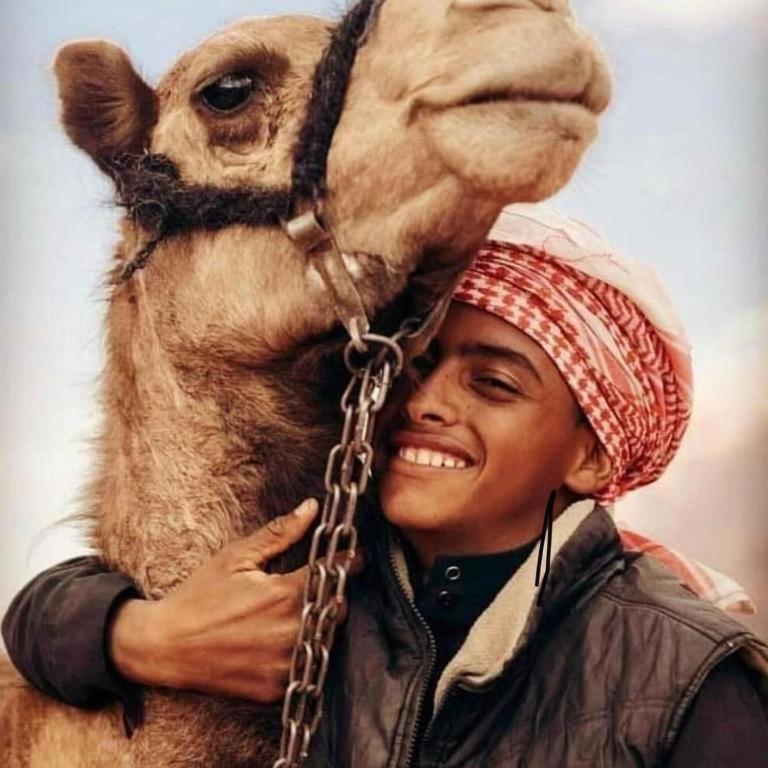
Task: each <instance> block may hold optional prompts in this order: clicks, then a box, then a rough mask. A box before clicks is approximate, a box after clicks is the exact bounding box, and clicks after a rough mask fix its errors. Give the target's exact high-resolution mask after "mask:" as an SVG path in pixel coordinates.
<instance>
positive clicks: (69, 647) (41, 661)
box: [2, 557, 141, 722]
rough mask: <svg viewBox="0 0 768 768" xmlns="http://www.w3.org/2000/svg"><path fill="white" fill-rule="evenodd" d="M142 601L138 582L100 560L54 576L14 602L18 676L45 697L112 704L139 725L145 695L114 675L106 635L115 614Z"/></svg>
mask: <svg viewBox="0 0 768 768" xmlns="http://www.w3.org/2000/svg"><path fill="white" fill-rule="evenodd" d="M135 597H138V592H137V590H136V588H135V587H134V585H133V582H132V581H131V580H130V579H129V578H128V577H127V576H124V575H123V574H121V573H114V572H110V571H108V570H107V569H106V567H105V566H104V565H103V564H102V563H101V562H100V561H99V560H98V559H97V558H95V557H78V558H75V559H73V560H67V561H66V562H64V563H60V564H59V565H56V566H54V567H53V568H49V569H48V570H46V571H43V572H42V573H41V574H39V575H38V576H36V577H35V578H34V579H32V581H30V582H29V584H27V585H26V586H25V587H24V588H23V589H22V590H21V592H19V594H18V595H17V596H16V597H15V598H14V600H13V602H12V603H11V605H10V607H9V608H8V611H7V613H6V615H5V617H4V618H3V623H2V632H3V639H4V640H5V644H6V647H7V649H8V653H9V655H10V657H11V660H12V661H13V663H14V665H15V666H16V668H17V669H18V670H19V672H20V673H21V674H22V675H23V676H24V677H25V678H26V679H27V680H28V681H29V682H30V683H31V684H32V685H34V686H35V687H36V688H38V689H39V690H41V691H42V692H43V693H45V694H47V695H49V696H53V697H55V698H57V699H60V700H62V701H65V702H67V703H68V704H74V705H76V706H81V707H82V706H84V707H95V706H100V705H102V704H104V703H106V702H107V701H110V700H113V699H114V698H117V699H119V700H120V701H122V703H123V704H124V706H125V711H126V718H127V720H128V721H129V722H130V721H138V720H139V719H140V711H141V698H140V691H139V688H138V687H137V686H135V685H133V684H131V683H129V682H127V681H126V680H124V679H123V678H121V677H120V676H119V675H118V674H117V672H116V671H115V670H114V669H113V667H112V665H111V663H110V661H109V655H108V651H107V630H108V627H109V624H110V620H111V618H112V616H113V615H114V613H115V611H116V610H117V608H119V607H120V606H121V605H122V604H123V603H124V602H125V601H126V600H128V599H130V598H135Z"/></svg>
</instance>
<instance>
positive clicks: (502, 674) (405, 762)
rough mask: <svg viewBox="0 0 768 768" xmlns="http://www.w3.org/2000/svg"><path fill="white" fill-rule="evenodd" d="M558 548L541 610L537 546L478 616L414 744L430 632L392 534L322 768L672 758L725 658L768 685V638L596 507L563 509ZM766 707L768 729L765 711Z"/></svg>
mask: <svg viewBox="0 0 768 768" xmlns="http://www.w3.org/2000/svg"><path fill="white" fill-rule="evenodd" d="M571 533H573V535H572V536H571V535H570V534H571ZM566 540H567V541H566ZM563 542H565V543H564V544H563ZM558 549H559V552H558ZM554 552H558V554H557V556H556V557H555V559H554V560H553V562H552V568H551V572H550V575H549V580H548V584H547V587H546V590H545V592H544V594H543V601H542V606H541V608H537V607H535V605H534V604H533V603H534V600H535V589H534V585H533V576H532V573H533V570H535V561H536V553H535V552H534V553H533V554H532V556H531V557H530V558H529V560H528V562H526V563H525V564H524V565H523V566H522V567H521V568H520V569H519V570H518V571H517V573H516V574H515V575H514V576H513V578H512V579H511V580H510V582H509V583H508V584H507V585H506V586H505V587H504V588H503V589H502V591H501V592H500V593H499V595H498V597H497V598H496V600H495V601H494V603H493V604H492V605H491V607H490V608H489V609H488V610H487V611H486V612H485V613H484V614H483V615H482V616H481V617H480V619H479V620H478V622H477V623H476V624H475V625H474V627H473V629H472V631H471V632H470V635H469V636H468V638H467V640H466V642H465V644H464V646H463V647H462V649H461V650H460V651H459V653H458V654H457V656H456V657H454V659H453V660H452V661H451V662H450V663H449V665H448V667H447V668H446V669H445V670H444V671H443V673H442V676H441V679H440V682H439V683H438V685H437V694H436V702H437V703H436V706H435V714H434V715H433V717H432V719H431V720H430V722H429V723H428V724H427V725H426V729H425V731H424V735H423V738H422V739H421V743H420V744H418V738H419V733H420V731H421V730H422V728H420V719H421V713H422V711H423V710H424V701H423V697H424V692H425V691H426V690H427V689H428V685H429V677H430V669H431V666H432V664H433V659H434V641H433V639H432V638H431V637H430V633H429V631H428V628H427V626H426V624H425V623H424V622H423V621H422V620H421V619H420V617H419V616H418V615H417V614H416V612H415V610H414V606H413V603H412V600H411V598H410V597H409V594H408V593H409V586H408V583H407V575H406V573H407V572H406V571H405V569H404V567H403V564H402V562H401V557H400V554H399V550H398V548H397V546H396V545H395V544H394V542H393V540H392V538H390V541H389V542H388V543H387V545H386V547H385V548H384V549H381V550H379V551H377V553H376V554H375V556H374V558H372V559H373V560H374V561H375V562H378V563H379V564H380V565H381V567H379V568H376V569H372V572H371V573H370V574H369V575H368V576H366V577H365V578H364V579H362V580H360V581H358V583H357V586H356V587H355V589H354V592H353V594H352V595H351V599H350V608H349V615H348V618H347V624H346V627H345V631H344V633H343V636H342V638H341V641H340V646H339V647H338V648H337V650H336V652H335V655H334V663H333V667H332V670H331V673H330V679H329V682H328V686H327V690H328V698H327V703H326V717H325V718H324V719H323V721H322V725H321V730H320V732H319V734H318V736H317V737H316V740H315V742H314V744H313V750H312V760H311V766H312V768H331V766H332V767H333V768H361V767H363V766H364V767H365V768H384V766H387V767H392V768H395V767H397V768H405V767H406V766H417V765H418V766H420V768H438V767H439V768H458V767H459V766H461V768H480V767H481V766H482V768H493V767H494V766H499V767H500V766H505V768H506V767H507V766H509V767H512V766H521V767H522V766H526V767H527V768H549V767H550V766H552V767H555V766H558V767H559V766H567V767H568V768H598V767H600V766H605V767H606V768H607V767H608V766H610V767H611V768H624V766H627V767H629V766H632V768H637V767H638V766H659V765H666V764H667V762H666V761H668V760H669V758H670V755H671V753H672V748H673V745H674V744H675V742H676V739H677V737H678V734H679V733H680V731H681V725H682V724H683V722H684V720H685V718H686V715H687V713H688V710H689V707H690V706H691V702H692V701H693V700H694V698H695V697H696V695H697V692H698V691H699V689H700V687H701V686H702V683H703V681H704V680H705V679H706V678H707V676H708V675H709V673H710V672H711V671H712V670H713V669H714V668H715V667H716V666H717V665H718V664H719V663H720V662H722V661H723V660H725V659H727V658H729V657H732V658H733V659H734V660H735V659H736V655H737V654H738V655H740V656H741V658H742V659H743V662H744V663H745V664H747V667H745V669H746V668H749V669H752V668H753V667H757V668H761V669H762V671H754V672H749V673H747V674H749V675H753V676H754V681H753V682H754V683H755V684H759V681H758V678H762V682H763V683H764V682H765V681H766V680H767V679H768V675H767V674H766V673H767V672H768V647H767V646H766V645H765V644H764V643H762V642H761V641H760V640H759V639H757V638H756V637H754V636H753V635H752V634H750V633H749V632H748V631H747V630H746V629H745V628H744V627H743V626H742V625H741V624H739V623H738V622H736V621H735V620H734V619H732V618H730V617H729V616H728V615H726V614H725V613H723V612H721V611H720V610H719V609H717V608H715V607H713V606H711V605H709V604H707V603H704V602H702V601H701V600H699V599H698V598H697V597H695V596H694V595H693V594H692V593H691V592H690V591H689V590H688V589H687V588H686V587H684V586H683V585H682V584H681V583H680V582H679V581H678V580H677V579H676V578H675V577H673V576H672V575H671V574H670V573H669V572H668V571H667V570H666V569H665V568H663V567H662V566H660V565H658V564H657V563H655V562H654V561H652V560H651V559H649V558H648V557H645V556H642V555H640V556H637V555H628V554H625V553H624V552H623V551H622V548H621V545H620V541H619V537H618V534H617V531H616V528H615V526H614V524H613V522H612V520H611V518H610V517H609V515H608V514H607V513H606V512H605V511H604V510H602V509H600V508H599V507H596V508H594V510H592V511H590V509H589V508H585V507H584V504H583V503H581V504H579V505H574V506H573V507H571V508H569V509H568V510H566V512H564V513H563V515H562V516H561V518H558V520H557V521H556V524H555V532H554V540H553V553H554ZM529 580H530V583H529ZM741 663H742V662H739V664H741ZM752 690H753V691H754V702H753V705H754V707H755V709H756V710H757V709H760V708H761V706H762V705H761V704H759V703H758V698H757V692H756V691H757V688H755V687H753V688H752ZM764 690H766V691H768V689H764ZM763 705H764V702H763ZM755 714H756V715H757V717H758V718H760V719H761V720H762V722H763V724H764V723H765V720H764V710H763V711H762V712H760V713H758V712H755ZM713 725H714V728H715V730H716V731H717V730H719V732H720V733H721V734H726V733H727V731H728V728H729V723H728V722H727V721H726V722H722V723H714V724H713ZM765 733H766V730H765V729H763V730H762V731H761V734H760V735H759V738H761V739H762V744H763V746H765V745H766V744H767V743H768V742H766V741H765ZM755 736H756V738H757V737H758V734H755ZM746 738H751V737H750V736H748V737H746ZM748 754H751V755H752V758H750V759H751V760H752V762H747V763H740V762H734V761H733V760H732V759H731V760H730V761H729V766H731V768H735V766H747V765H749V766H750V768H757V766H765V765H768V751H766V752H759V751H758V752H748ZM729 757H731V758H732V757H733V756H732V755H729ZM754 761H756V762H754ZM706 764H707V765H710V764H715V763H709V762H708V763H706Z"/></svg>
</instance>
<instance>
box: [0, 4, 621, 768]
mask: <svg viewBox="0 0 768 768" xmlns="http://www.w3.org/2000/svg"><path fill="white" fill-rule="evenodd" d="M332 30H333V24H332V23H331V22H329V21H325V20H321V19H318V18H313V17H308V16H277V17H268V18H253V19H246V20H243V21H239V22H237V23H235V24H233V25H231V26H229V27H227V28H225V29H223V30H222V31H220V32H218V33H216V34H214V35H213V36H212V37H210V38H208V39H207V40H205V41H204V42H203V43H202V44H200V45H199V46H198V47H197V48H195V49H194V50H192V51H190V52H189V53H186V54H185V55H183V56H182V57H181V58H180V59H179V60H178V62H177V63H176V64H175V65H174V66H173V67H172V68H171V70H170V71H169V72H168V73H167V74H166V75H165V76H164V77H163V78H162V80H161V81H160V83H159V84H158V85H157V87H155V88H152V87H151V86H150V85H148V84H147V83H145V82H144V81H143V80H142V79H141V77H140V76H139V75H138V74H137V73H136V71H135V70H134V68H133V66H132V65H131V63H130V61H129V59H128V56H127V55H126V53H125V52H124V51H122V50H121V49H120V48H118V47H117V46H116V45H114V44H112V43H108V42H104V41H80V42H74V43H70V44H68V45H66V46H64V47H63V48H62V49H61V50H60V51H59V53H58V55H57V57H56V62H55V73H56V77H57V79H58V83H59V92H60V97H61V109H62V121H63V124H64V128H65V130H66V132H67V134H68V135H69V137H70V138H71V140H72V141H73V142H74V144H75V145H77V146H78V147H80V148H81V149H83V150H84V151H85V152H87V153H88V154H89V155H90V156H91V157H92V158H93V160H94V161H95V162H96V163H97V164H98V165H99V166H100V167H101V168H102V169H104V170H105V171H106V172H107V173H110V174H111V175H113V176H116V171H115V167H116V163H117V158H120V157H140V156H141V155H142V153H144V152H146V151H149V152H151V153H153V154H154V155H162V156H164V157H165V158H168V159H169V160H170V161H171V162H172V163H173V165H174V166H175V168H176V169H178V173H179V176H180V178H181V179H182V180H183V181H184V182H185V183H186V184H190V185H198V186H208V187H215V188H217V189H220V190H235V189H237V190H242V189H248V188H250V187H254V186H255V185H259V186H261V187H269V188H275V189H277V188H285V187H287V186H288V185H289V182H290V177H291V170H292V163H293V152H294V147H295V146H296V142H297V137H298V135H299V131H300V129H301V126H302V123H303V121H304V118H305V114H306V105H307V101H308V98H309V94H310V89H311V84H312V77H313V72H314V69H315V67H316V65H317V62H318V60H319V59H320V56H321V54H322V52H323V50H324V48H325V47H326V45H327V43H328V40H329V35H330V34H331V33H332ZM243 73H246V74H248V75H249V76H251V77H252V79H253V81H254V82H255V83H256V87H255V89H254V91H253V93H252V94H251V96H250V97H249V98H248V99H247V100H246V101H245V102H244V103H243V104H242V105H240V106H239V107H238V108H236V109H233V110H231V111H228V112H222V111H216V110H214V109H211V108H210V107H209V106H208V105H207V104H206V102H205V99H204V98H203V96H202V94H203V93H204V92H205V90H206V88H208V87H209V86H210V85H211V84H214V83H216V82H219V81H220V79H221V78H222V77H223V76H225V75H227V74H235V75H238V76H239V75H242V74H243ZM609 93H610V79H609V76H608V71H607V66H606V64H605V61H604V59H603V56H602V54H601V53H600V52H599V50H598V48H597V47H596V45H595V44H594V43H593V42H592V40H591V39H590V38H589V37H588V35H587V34H586V33H585V32H584V31H583V30H582V29H581V28H580V27H579V25H578V24H577V23H576V22H575V20H574V19H573V17H572V15H571V13H570V11H569V9H568V7H567V5H566V3H565V0H386V2H384V3H383V4H382V5H381V6H380V8H379V10H378V18H377V19H376V22H375V25H374V26H373V27H372V29H371V31H370V33H369V35H368V38H367V40H366V41H365V44H364V45H362V47H361V48H360V50H359V52H358V55H357V59H356V61H355V64H354V67H353V69H352V72H351V80H350V83H349V88H348V91H347V94H346V99H345V102H344V108H343V112H342V114H341V119H340V121H339V123H338V126H337V129H336V132H335V134H334V136H333V142H332V144H331V147H330V153H329V155H328V167H327V176H326V188H327V193H326V198H325V202H324V211H323V213H324V216H325V218H326V221H327V222H328V223H329V226H330V228H331V230H332V232H333V234H334V237H335V238H336V241H337V242H338V244H339V246H340V248H341V250H342V251H343V252H344V253H345V254H348V256H347V257H346V261H347V265H348V268H349V270H350V274H351V275H352V277H353V279H354V281H355V283H356V284H357V286H358V288H359V290H360V293H361V296H362V298H363V301H364V304H365V307H366V310H367V312H368V315H369V317H374V316H376V315H377V313H379V314H381V312H382V310H386V309H387V308H390V309H391V308H393V307H394V308H395V310H397V311H400V310H399V309H398V307H402V308H403V309H405V308H407V310H408V311H411V310H413V309H414V308H416V309H418V308H419V307H420V306H423V302H425V301H426V300H427V299H429V298H430V297H431V296H433V295H434V294H436V293H437V292H439V291H441V290H444V289H445V288H446V286H447V285H449V283H450V280H451V279H452V278H453V277H454V276H455V274H456V273H457V271H458V270H460V269H461V268H462V267H464V266H466V265H467V264H468V263H469V260H470V259H471V256H472V254H473V253H474V252H475V250H476V249H477V247H478V246H479V245H480V243H481V242H482V240H483V238H484V236H485V235H486V233H487V231H488V230H489V228H490V226H491V224H492V222H493V221H494V219H495V217H496V216H497V214H498V213H499V211H500V210H501V208H502V207H503V206H504V205H505V204H507V203H509V202H513V201H523V200H525V201H535V200H539V199H542V198H545V197H547V196H549V195H551V194H552V193H554V192H555V191H556V190H558V189H559V188H560V187H561V186H562V185H563V184H564V183H565V182H566V181H567V180H568V179H569V177H570V176H571V174H572V172H573V170H574V169H575V167H576V165H577V163H578V161H579V159H580V157H581V156H582V153H583V152H584V150H585V149H586V147H587V146H588V145H589V144H590V142H591V141H592V140H593V138H594V136H595V133H596V125H597V116H598V115H599V113H600V112H601V111H602V110H603V109H604V108H605V106H606V104H607V102H608V98H609ZM121 234H122V239H121V241H120V244H119V246H118V248H117V253H116V255H115V258H114V262H113V266H112V270H111V282H110V288H109V302H108V309H107V318H106V366H105V371H104V376H103V381H102V402H103V413H104V418H103V427H102V430H101V436H100V439H99V443H98V451H97V455H96V463H95V471H94V476H93V480H92V482H91V484H90V487H89V489H88V493H87V502H86V505H85V507H84V510H83V514H84V516H85V518H86V519H87V520H88V523H89V530H90V539H91V543H92V545H93V548H94V550H95V551H96V552H97V553H98V554H99V556H100V557H101V558H102V559H103V561H104V562H105V563H106V565H107V566H108V567H109V568H112V569H117V570H120V571H122V572H124V573H126V574H128V575H129V576H130V577H132V578H133V580H134V581H135V582H136V584H137V586H138V588H139V589H140V590H141V591H142V593H143V594H144V595H145V596H146V597H147V598H150V599H154V598H159V597H161V596H162V595H164V594H166V593H167V592H168V591H169V590H172V589H173V588H174V587H175V586H176V585H178V584H179V583H180V582H181V581H182V580H183V579H185V578H186V577H187V576H188V575H189V574H190V573H192V572H193V571H194V570H195V569H196V568H198V567H199V566H200V564H201V563H203V562H204V561H205V560H206V559H208V558H210V557H211V555H212V554H213V553H215V552H217V551H218V550H219V549H221V548H222V547H223V546H224V545H225V544H226V543H227V542H228V541H230V540H232V539H234V538H237V537H241V536H243V535H245V534H247V533H249V532H251V531H253V530H254V529H255V528H257V527H259V526H261V525H262V524H263V523H264V522H265V521H267V520H268V519H270V518H272V517H274V516H275V515H278V514H282V513H285V512H286V511H288V510H290V509H291V508H292V507H293V506H294V505H296V504H297V503H298V502H299V501H300V500H301V499H303V498H305V497H307V496H309V495H314V496H317V497H320V496H321V489H322V483H321V477H322V471H323V467H324V463H325V457H326V454H327V451H328V449H329V447H330V446H331V445H332V444H333V443H334V442H335V440H336V438H337V435H338V429H339V419H338V398H339V395H340V389H341V387H342V385H343V384H344V381H345V376H344V372H343V370H341V369H340V366H339V358H340V349H341V347H342V345H343V341H344V334H343V332H342V331H341V330H340V327H339V325H338V321H337V318H336V316H335V314H334V311H333V307H332V303H331V300H330V297H329V295H328V293H327V291H326V289H325V287H324V285H323V283H322V281H321V280H320V279H319V278H318V275H317V273H316V272H315V270H314V269H313V267H311V266H310V265H309V264H308V261H307V258H306V256H305V255H304V254H303V253H302V252H301V251H300V250H299V249H298V248H297V247H296V246H294V245H293V244H292V242H291V241H290V240H289V239H288V238H287V237H286V235H285V234H284V233H283V231H281V229H280V228H278V227H267V226H261V227H257V226H248V225H243V224H235V225H231V226H222V227H221V228H218V229H197V230H194V231H184V232H179V233H176V234H173V235H172V236H169V237H165V238H164V239H162V240H160V241H159V242H158V244H157V246H156V248H155V249H154V252H153V253H152V256H151V259H149V260H148V262H147V264H146V267H145V268H144V269H139V270H137V271H136V272H135V274H134V275H133V276H132V277H131V278H130V279H128V280H121V279H120V275H121V274H122V272H123V270H124V269H125V266H126V264H127V263H129V262H130V260H131V259H132V258H133V257H134V255H135V254H136V253H137V252H139V251H141V249H142V248H143V247H144V246H146V243H147V241H148V238H149V237H150V235H151V234H152V233H151V232H148V231H147V229H146V227H145V226H143V225H142V224H141V222H140V221H137V219H136V218H135V217H132V216H126V217H125V218H124V219H123V221H122V223H121ZM414 286H415V287H416V290H413V291H412V292H411V293H409V292H408V289H409V287H410V288H411V289H413V287H414ZM395 314H397V312H395ZM283 566H284V567H288V566H289V562H288V561H286V562H284V563H283ZM1 679H2V694H1V696H0V698H2V704H1V705H0V764H2V765H3V766H6V767H7V768H21V767H22V766H24V767H25V768H26V767H27V766H35V768H49V767H50V768H52V767H54V766H55V767H56V768H60V767H61V766H93V767H94V768H97V767H98V768H101V767H102V766H109V768H123V767H124V768H129V767H133V766H152V767H153V768H165V767H169V766H184V767H185V768H190V767H191V766H208V767H210V766H222V768H223V767H226V768H237V767H238V766H254V765H264V766H266V765H270V764H271V761H272V760H273V759H274V757H275V752H274V736H275V735H276V734H277V732H278V729H277V717H276V711H277V709H276V708H274V707H259V706H256V705H252V704H250V703H246V702H238V701H231V700H220V699H215V698H212V697H207V696H203V695H201V694H196V693H191V692H179V691H168V690H151V691H148V692H147V695H146V722H145V724H144V725H143V726H142V727H141V728H139V729H138V730H137V731H136V733H135V734H134V735H133V737H132V738H131V739H127V738H126V735H125V733H124V729H123V726H122V722H121V713H120V710H119V707H118V706H117V705H113V706H109V707H107V708H106V709H103V710H101V711H98V712H90V711H80V710H76V709H74V708H69V707H66V706H64V705H61V704H58V703H56V702H53V701H50V700H47V699H45V698H44V697H43V696H42V695H40V694H39V693H36V692H35V691H33V690H32V689H31V688H30V687H28V686H26V685H25V684H23V683H22V682H21V681H20V679H19V678H18V677H16V676H14V674H13V673H12V672H10V671H9V670H4V671H3V672H2V678H1Z"/></svg>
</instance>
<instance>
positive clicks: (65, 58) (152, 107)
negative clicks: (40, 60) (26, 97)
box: [53, 40, 157, 172]
mask: <svg viewBox="0 0 768 768" xmlns="http://www.w3.org/2000/svg"><path fill="white" fill-rule="evenodd" d="M53 69H54V72H55V74H56V79H57V80H58V85H59V98H60V99H61V120H62V123H63V124H64V129H65V130H66V132H67V135H68V136H69V138H70V139H71V140H72V142H73V143H74V144H75V145H76V146H78V147H80V149H83V150H85V151H86V152H87V153H88V154H89V155H90V156H91V157H92V158H93V159H94V160H95V161H96V163H97V165H98V166H99V167H100V168H101V169H102V170H104V171H107V172H109V170H110V168H111V167H112V161H113V160H114V158H116V157H117V156H119V155H121V154H124V153H132V154H135V153H140V152H142V151H143V150H144V149H145V148H146V147H147V146H148V144H149V137H150V132H151V130H152V127H153V126H154V124H155V122H156V120H157V99H156V96H155V92H154V91H153V90H152V88H150V87H149V86H148V85H147V84H146V83H145V82H144V81H143V80H142V79H141V77H139V75H138V74H136V71H135V70H134V68H133V67H132V66H131V62H130V61H129V59H128V56H127V55H126V54H125V52H124V51H123V50H122V49H121V48H119V47H118V46H117V45H115V44H114V43H108V42H106V41H104V40H84V41H80V42H75V43H69V44H68V45H65V46H64V47H63V48H61V49H60V50H59V52H58V53H57V55H56V59H55V61H54V64H53Z"/></svg>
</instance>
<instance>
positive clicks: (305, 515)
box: [235, 499, 318, 568]
mask: <svg viewBox="0 0 768 768" xmlns="http://www.w3.org/2000/svg"><path fill="white" fill-rule="evenodd" d="M317 510H318V504H317V500H316V499H306V500H304V501H303V502H302V503H301V504H299V506H298V507H296V509H294V510H293V512H289V513H288V514H287V515H281V516H280V517H276V518H274V519H273V520H270V521H269V522H268V523H267V524H266V525H265V526H263V527H261V528H259V530H258V531H256V532H255V533H252V534H251V535H250V536H246V537H245V538H243V539H240V541H238V542H237V543H236V544H235V547H236V549H237V553H238V556H240V557H246V558H247V559H248V560H250V561H252V563H253V567H255V568H264V567H266V566H267V565H268V563H269V561H270V560H272V558H274V557H276V556H277V555H279V554H281V553H283V552H285V550H287V549H288V548H289V547H291V546H292V545H293V544H296V543H298V542H299V541H301V539H302V537H303V536H304V534H305V533H306V532H307V530H308V529H309V526H310V525H311V524H312V521H313V520H314V519H315V516H316V515H317Z"/></svg>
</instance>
